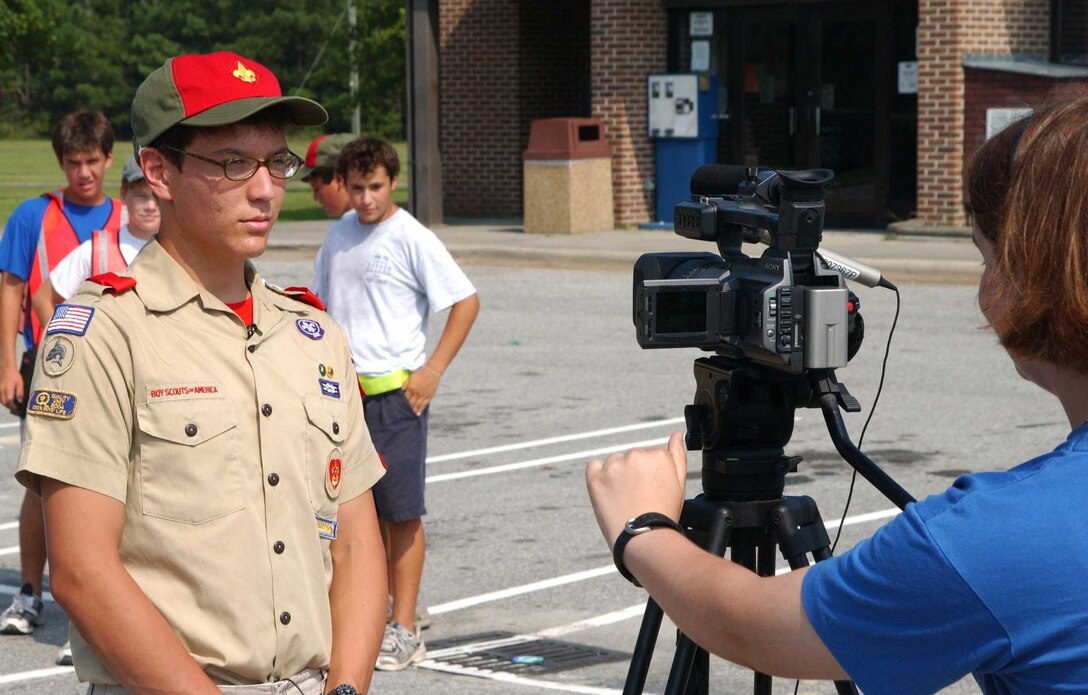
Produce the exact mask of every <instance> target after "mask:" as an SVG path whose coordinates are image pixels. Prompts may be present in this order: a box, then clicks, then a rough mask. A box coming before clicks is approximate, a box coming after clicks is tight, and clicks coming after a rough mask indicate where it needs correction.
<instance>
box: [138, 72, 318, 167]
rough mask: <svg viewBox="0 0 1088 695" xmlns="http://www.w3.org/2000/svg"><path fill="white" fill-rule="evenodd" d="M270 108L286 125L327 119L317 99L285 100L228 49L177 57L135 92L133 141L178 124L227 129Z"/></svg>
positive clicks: (271, 79) (268, 79) (274, 83)
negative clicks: (225, 126)
mask: <svg viewBox="0 0 1088 695" xmlns="http://www.w3.org/2000/svg"><path fill="white" fill-rule="evenodd" d="M272 106H276V107H278V108H280V109H282V110H283V113H284V116H285V121H286V122H287V124H289V125H302V126H315V125H321V124H323V123H324V122H325V121H327V120H328V118H329V115H328V113H326V111H325V109H324V108H323V107H322V106H321V104H318V103H317V102H316V101H313V100H311V99H306V98H304V97H295V96H283V93H282V92H281V91H280V83H279V80H277V79H276V76H275V75H274V74H272V71H271V70H269V69H268V68H266V67H265V66H263V65H261V64H260V63H258V62H257V61H255V60H250V59H249V58H244V57H242V56H240V55H238V54H237V53H231V52H229V51H220V52H218V53H207V54H202V55H183V56H176V57H174V58H168V59H167V60H166V62H165V63H163V64H162V67H160V68H158V69H156V70H155V71H154V72H152V73H151V74H150V75H148V76H147V79H146V80H144V81H143V84H141V85H140V86H139V88H137V90H136V97H135V98H134V99H133V100H132V141H133V144H134V145H135V146H136V148H140V147H145V146H147V145H150V144H151V143H152V142H154V140H155V138H157V137H159V136H160V135H162V134H163V133H165V132H166V131H167V130H169V129H170V128H172V127H173V126H175V125H178V124H184V125H189V126H196V127H214V126H223V125H230V124H232V123H237V122H239V121H242V120H245V119H246V118H249V117H250V116H252V115H253V114H255V113H258V112H259V111H263V110H264V109H267V108H269V107H272Z"/></svg>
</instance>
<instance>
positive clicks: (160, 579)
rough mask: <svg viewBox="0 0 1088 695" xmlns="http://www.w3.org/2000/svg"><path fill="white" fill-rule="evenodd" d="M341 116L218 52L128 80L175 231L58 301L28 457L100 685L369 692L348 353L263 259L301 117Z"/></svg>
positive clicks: (62, 600)
mask: <svg viewBox="0 0 1088 695" xmlns="http://www.w3.org/2000/svg"><path fill="white" fill-rule="evenodd" d="M326 118H327V115H326V113H325V110H324V109H323V108H322V107H321V106H320V105H319V104H317V103H316V102H313V101H310V100H309V99H304V98H301V97H285V96H283V95H282V94H281V92H280V87H279V83H278V81H277V80H276V77H275V75H273V74H272V73H271V72H269V71H268V70H267V69H266V68H265V67H264V66H262V65H260V64H258V63H256V62H254V61H252V60H249V59H248V58H244V57H241V56H238V55H236V54H233V53H226V52H221V53H212V54H208V55H186V56H179V57H176V58H171V59H169V60H167V61H166V63H165V64H164V65H163V66H162V67H161V68H159V69H157V70H155V71H154V72H152V73H151V75H150V76H148V78H147V79H146V80H145V81H144V82H143V84H142V85H141V86H140V87H139V89H138V90H137V91H136V97H135V99H134V100H133V102H132V130H133V139H134V143H135V145H136V147H137V150H138V152H139V157H140V164H141V166H142V168H143V172H144V176H145V179H146V180H147V182H148V185H149V186H150V188H151V190H152V192H153V193H154V194H155V195H156V197H157V198H158V199H159V202H160V208H161V223H160V226H159V232H158V234H157V235H156V237H155V239H153V240H151V241H149V242H148V243H147V245H146V246H145V247H144V248H143V250H142V251H141V253H140V254H139V256H138V257H137V258H136V259H135V260H134V261H133V263H132V264H131V265H130V266H129V267H128V268H127V269H126V270H125V271H124V273H125V276H123V277H122V276H118V275H115V274H106V275H103V276H98V277H97V279H96V280H95V281H94V283H87V284H85V285H84V286H83V288H82V289H81V291H80V293H79V294H77V295H76V296H75V297H73V298H71V299H70V300H69V303H67V304H61V305H60V306H58V307H57V310H56V312H55V313H54V315H53V318H52V320H51V321H50V322H49V324H48V325H47V326H46V329H45V338H44V340H43V343H42V350H41V351H40V355H41V356H40V358H39V360H38V362H37V365H36V367H35V372H34V382H33V383H34V391H33V393H32V394H31V396H30V398H29V406H28V408H27V421H28V422H27V442H26V444H25V445H24V447H23V449H22V454H21V457H20V461H19V470H18V472H17V473H16V477H17V479H18V480H19V482H20V483H22V484H24V485H26V486H27V487H28V488H30V489H31V490H33V491H35V492H40V493H41V497H42V503H43V507H44V510H45V523H46V533H47V536H48V540H49V548H50V553H51V557H50V565H51V582H50V585H51V588H52V592H53V595H54V597H55V598H56V600H57V602H58V603H59V604H60V605H61V606H62V607H63V608H64V609H65V611H66V612H67V613H68V616H69V618H70V619H71V621H72V628H73V629H72V632H71V637H72V653H73V658H74V663H75V667H76V675H77V676H78V677H79V678H80V680H81V681H86V682H89V683H90V688H89V690H88V693H89V694H91V695H103V694H105V695H115V694H117V693H133V694H140V693H163V692H178V693H189V694H195V695H211V694H213V693H220V692H222V690H221V688H220V686H222V687H223V688H225V687H226V686H234V687H231V688H230V689H229V692H231V693H235V694H241V693H271V692H283V693H285V692H288V691H290V692H292V693H301V694H302V695H326V694H327V693H335V695H353V694H354V693H356V692H357V691H358V692H365V691H366V690H367V689H368V687H369V684H370V680H371V677H372V675H373V666H374V661H375V658H376V656H377V653H378V648H379V644H380V641H381V637H382V629H383V622H384V621H383V614H384V610H385V601H386V580H385V562H384V557H383V550H382V542H381V536H380V532H379V529H378V522H377V517H376V514H375V511H374V502H373V497H372V494H371V491H370V489H371V487H372V486H373V484H374V483H375V481H377V480H378V479H379V478H380V477H381V475H382V473H383V466H382V464H381V462H380V459H379V458H378V455H377V453H376V452H375V450H374V446H373V444H372V443H371V440H370V436H369V434H368V432H367V429H366V425H365V423H364V421H363V409H362V402H361V399H360V398H359V396H358V391H357V386H356V385H355V384H354V383H353V382H354V372H353V370H352V362H351V351H350V349H349V347H348V343H347V339H346V337H345V336H344V334H343V332H342V331H341V329H340V328H339V327H338V326H337V325H336V324H335V323H334V322H333V321H332V320H331V319H330V318H329V316H328V314H326V313H324V311H322V310H321V308H320V302H317V301H316V299H315V298H314V297H313V295H312V294H311V293H310V292H309V291H307V290H304V289H302V288H295V289H289V290H280V289H278V288H275V287H273V286H271V285H266V284H265V283H264V282H263V281H262V280H261V278H260V277H259V276H258V275H257V273H256V270H255V269H254V267H253V265H252V264H251V263H250V262H249V259H252V258H254V257H256V256H258V255H260V254H261V253H262V252H263V251H264V249H265V246H266V244H267V240H268V234H269V232H270V231H271V228H272V225H273V223H274V222H275V220H276V217H277V215H278V214H279V210H280V206H281V204H282V202H283V196H284V192H285V189H286V179H288V178H290V177H291V176H293V175H294V174H295V173H296V172H297V170H298V168H299V165H300V164H301V159H300V158H299V157H298V156H297V155H295V154H293V153H292V152H290V151H289V150H288V149H287V140H286V136H285V128H286V126H288V125H305V126H315V125H320V124H321V123H324V122H325V120H326ZM344 375H347V376H348V378H349V380H348V381H346V382H341V381H338V379H343V378H344Z"/></svg>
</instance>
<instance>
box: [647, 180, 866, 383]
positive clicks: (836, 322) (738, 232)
mask: <svg viewBox="0 0 1088 695" xmlns="http://www.w3.org/2000/svg"><path fill="white" fill-rule="evenodd" d="M833 177H834V172H832V171H830V170H828V169H811V170H804V171H771V170H767V169H759V168H755V167H743V166H722V165H706V166H703V167H700V168H699V169H697V170H696V171H695V173H694V174H693V175H692V177H691V193H692V199H691V200H690V201H684V202H681V203H679V204H678V205H677V206H676V214H675V220H676V222H675V227H676V233H677V234H679V235H680V236H683V237H688V238H691V239H700V240H703V241H712V242H715V243H716V244H717V247H718V255H715V254H712V253H647V254H644V255H643V256H641V257H640V258H639V259H638V261H637V263H636V264H635V269H634V301H633V305H634V323H635V327H636V329H637V331H636V336H637V339H638V344H639V345H640V346H641V347H643V348H671V347H697V348H702V349H703V350H707V351H713V352H717V353H718V354H720V355H722V356H724V357H728V358H731V359H734V360H737V361H739V362H743V363H749V364H752V365H754V366H762V367H766V368H769V369H772V370H775V371H780V372H784V373H787V374H794V375H796V374H800V373H801V372H803V371H804V370H806V369H823V368H829V369H834V368H837V367H844V366H846V363H847V361H848V360H849V359H850V358H852V357H853V356H854V353H856V352H857V350H858V348H859V347H860V346H861V341H862V338H863V334H864V321H863V319H862V318H861V315H860V314H859V313H858V308H859V303H858V298H857V296H856V295H855V294H854V293H853V292H850V291H849V290H848V289H847V287H846V283H845V281H844V278H848V279H852V280H858V281H860V282H863V283H864V284H868V285H870V286H875V285H877V284H882V283H883V282H884V281H883V280H882V279H881V278H880V273H879V271H877V270H876V269H874V268H869V267H867V266H864V265H863V264H860V263H857V262H855V261H852V260H850V259H846V258H843V257H840V256H838V255H837V254H833V253H830V252H827V251H821V250H820V249H819V246H820V241H821V239H822V236H823V224H824V186H825V185H826V184H827V182H828V181H830V180H831V179H832V178H833ZM745 242H748V243H757V242H761V243H765V244H767V245H768V246H769V248H768V249H767V250H766V251H765V252H764V253H763V254H762V255H761V256H760V257H758V258H752V257H749V256H747V255H745V253H744V251H743V250H742V246H743V244H744V243H745Z"/></svg>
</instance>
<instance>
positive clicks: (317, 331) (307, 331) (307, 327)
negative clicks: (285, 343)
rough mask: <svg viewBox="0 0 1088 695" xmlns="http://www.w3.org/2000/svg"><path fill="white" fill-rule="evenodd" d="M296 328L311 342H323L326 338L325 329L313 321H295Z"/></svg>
mask: <svg viewBox="0 0 1088 695" xmlns="http://www.w3.org/2000/svg"><path fill="white" fill-rule="evenodd" d="M295 327H296V328H298V332H299V333H301V334H302V335H304V336H306V337H307V338H309V339H310V340H321V339H322V338H323V337H325V329H324V328H322V327H321V324H320V323H318V322H317V321H314V320H313V319H298V320H297V321H295Z"/></svg>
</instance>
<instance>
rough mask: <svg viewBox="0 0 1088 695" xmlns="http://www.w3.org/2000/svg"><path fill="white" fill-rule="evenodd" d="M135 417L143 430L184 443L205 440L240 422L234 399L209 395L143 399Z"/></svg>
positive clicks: (190, 444)
mask: <svg viewBox="0 0 1088 695" xmlns="http://www.w3.org/2000/svg"><path fill="white" fill-rule="evenodd" d="M136 418H137V420H138V422H139V424H140V430H141V431H142V432H143V433H144V434H148V435H151V436H152V437H157V438H158V439H164V440H166V441H168V442H173V443H175V444H183V445H185V446H197V445H199V444H203V443H204V442H206V441H208V440H209V439H213V438H215V437H218V436H219V435H221V434H223V433H224V432H226V431H228V430H230V429H232V428H234V427H236V426H237V424H238V421H237V418H236V417H235V413H234V403H232V402H231V401H227V400H214V399H209V398H197V399H191V400H180V401H153V402H150V403H141V404H139V405H137V406H136Z"/></svg>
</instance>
